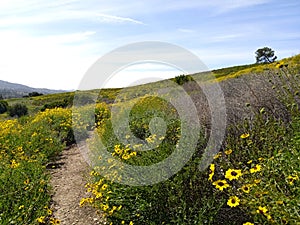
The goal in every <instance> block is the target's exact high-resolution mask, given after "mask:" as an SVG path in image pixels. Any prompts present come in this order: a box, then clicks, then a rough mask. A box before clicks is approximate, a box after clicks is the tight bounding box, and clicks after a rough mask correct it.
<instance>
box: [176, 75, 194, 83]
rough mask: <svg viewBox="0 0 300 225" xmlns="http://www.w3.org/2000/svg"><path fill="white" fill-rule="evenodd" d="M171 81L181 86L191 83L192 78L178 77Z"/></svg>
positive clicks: (186, 76)
mask: <svg viewBox="0 0 300 225" xmlns="http://www.w3.org/2000/svg"><path fill="white" fill-rule="evenodd" d="M173 81H175V82H176V83H177V84H179V85H183V84H184V83H187V82H189V81H193V78H192V77H191V76H190V75H183V74H182V75H179V76H176V77H175V78H173Z"/></svg>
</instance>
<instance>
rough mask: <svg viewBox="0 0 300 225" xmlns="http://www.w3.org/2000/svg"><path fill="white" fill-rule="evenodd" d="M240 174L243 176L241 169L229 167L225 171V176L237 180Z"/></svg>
mask: <svg viewBox="0 0 300 225" xmlns="http://www.w3.org/2000/svg"><path fill="white" fill-rule="evenodd" d="M240 176H242V171H241V170H235V169H229V170H227V171H226V173H225V178H227V179H228V180H237V179H238V178H239V177H240Z"/></svg>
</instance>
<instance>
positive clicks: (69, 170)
mask: <svg viewBox="0 0 300 225" xmlns="http://www.w3.org/2000/svg"><path fill="white" fill-rule="evenodd" d="M82 148H85V145H84V143H80V144H79V145H74V146H72V147H71V148H69V149H66V150H64V151H63V152H62V154H61V156H60V157H59V159H58V161H56V162H55V164H53V165H51V167H52V169H51V171H50V172H51V176H52V178H51V185H52V187H53V192H54V193H53V198H52V199H53V205H52V208H53V213H54V216H55V218H57V219H59V220H60V221H61V225H105V224H106V223H105V220H104V219H103V217H101V215H99V213H97V212H96V210H95V209H93V208H91V207H88V206H85V207H80V206H79V202H80V199H81V198H83V197H87V196H88V194H87V193H86V190H85V187H84V186H85V184H86V176H87V174H88V172H89V165H88V164H87V163H86V161H85V160H84V158H83V156H82V155H81V153H80V151H82ZM53 167H54V168H53Z"/></svg>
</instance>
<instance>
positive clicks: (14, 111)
mask: <svg viewBox="0 0 300 225" xmlns="http://www.w3.org/2000/svg"><path fill="white" fill-rule="evenodd" d="M8 112H9V115H10V116H11V117H14V116H17V117H21V116H25V115H27V114H28V108H27V106H26V105H24V104H20V103H17V104H14V105H12V106H10V107H9V109H8Z"/></svg>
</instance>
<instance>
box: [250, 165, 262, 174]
mask: <svg viewBox="0 0 300 225" xmlns="http://www.w3.org/2000/svg"><path fill="white" fill-rule="evenodd" d="M259 171H261V165H258V164H257V165H255V166H254V167H252V168H251V169H250V173H256V172H259Z"/></svg>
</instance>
